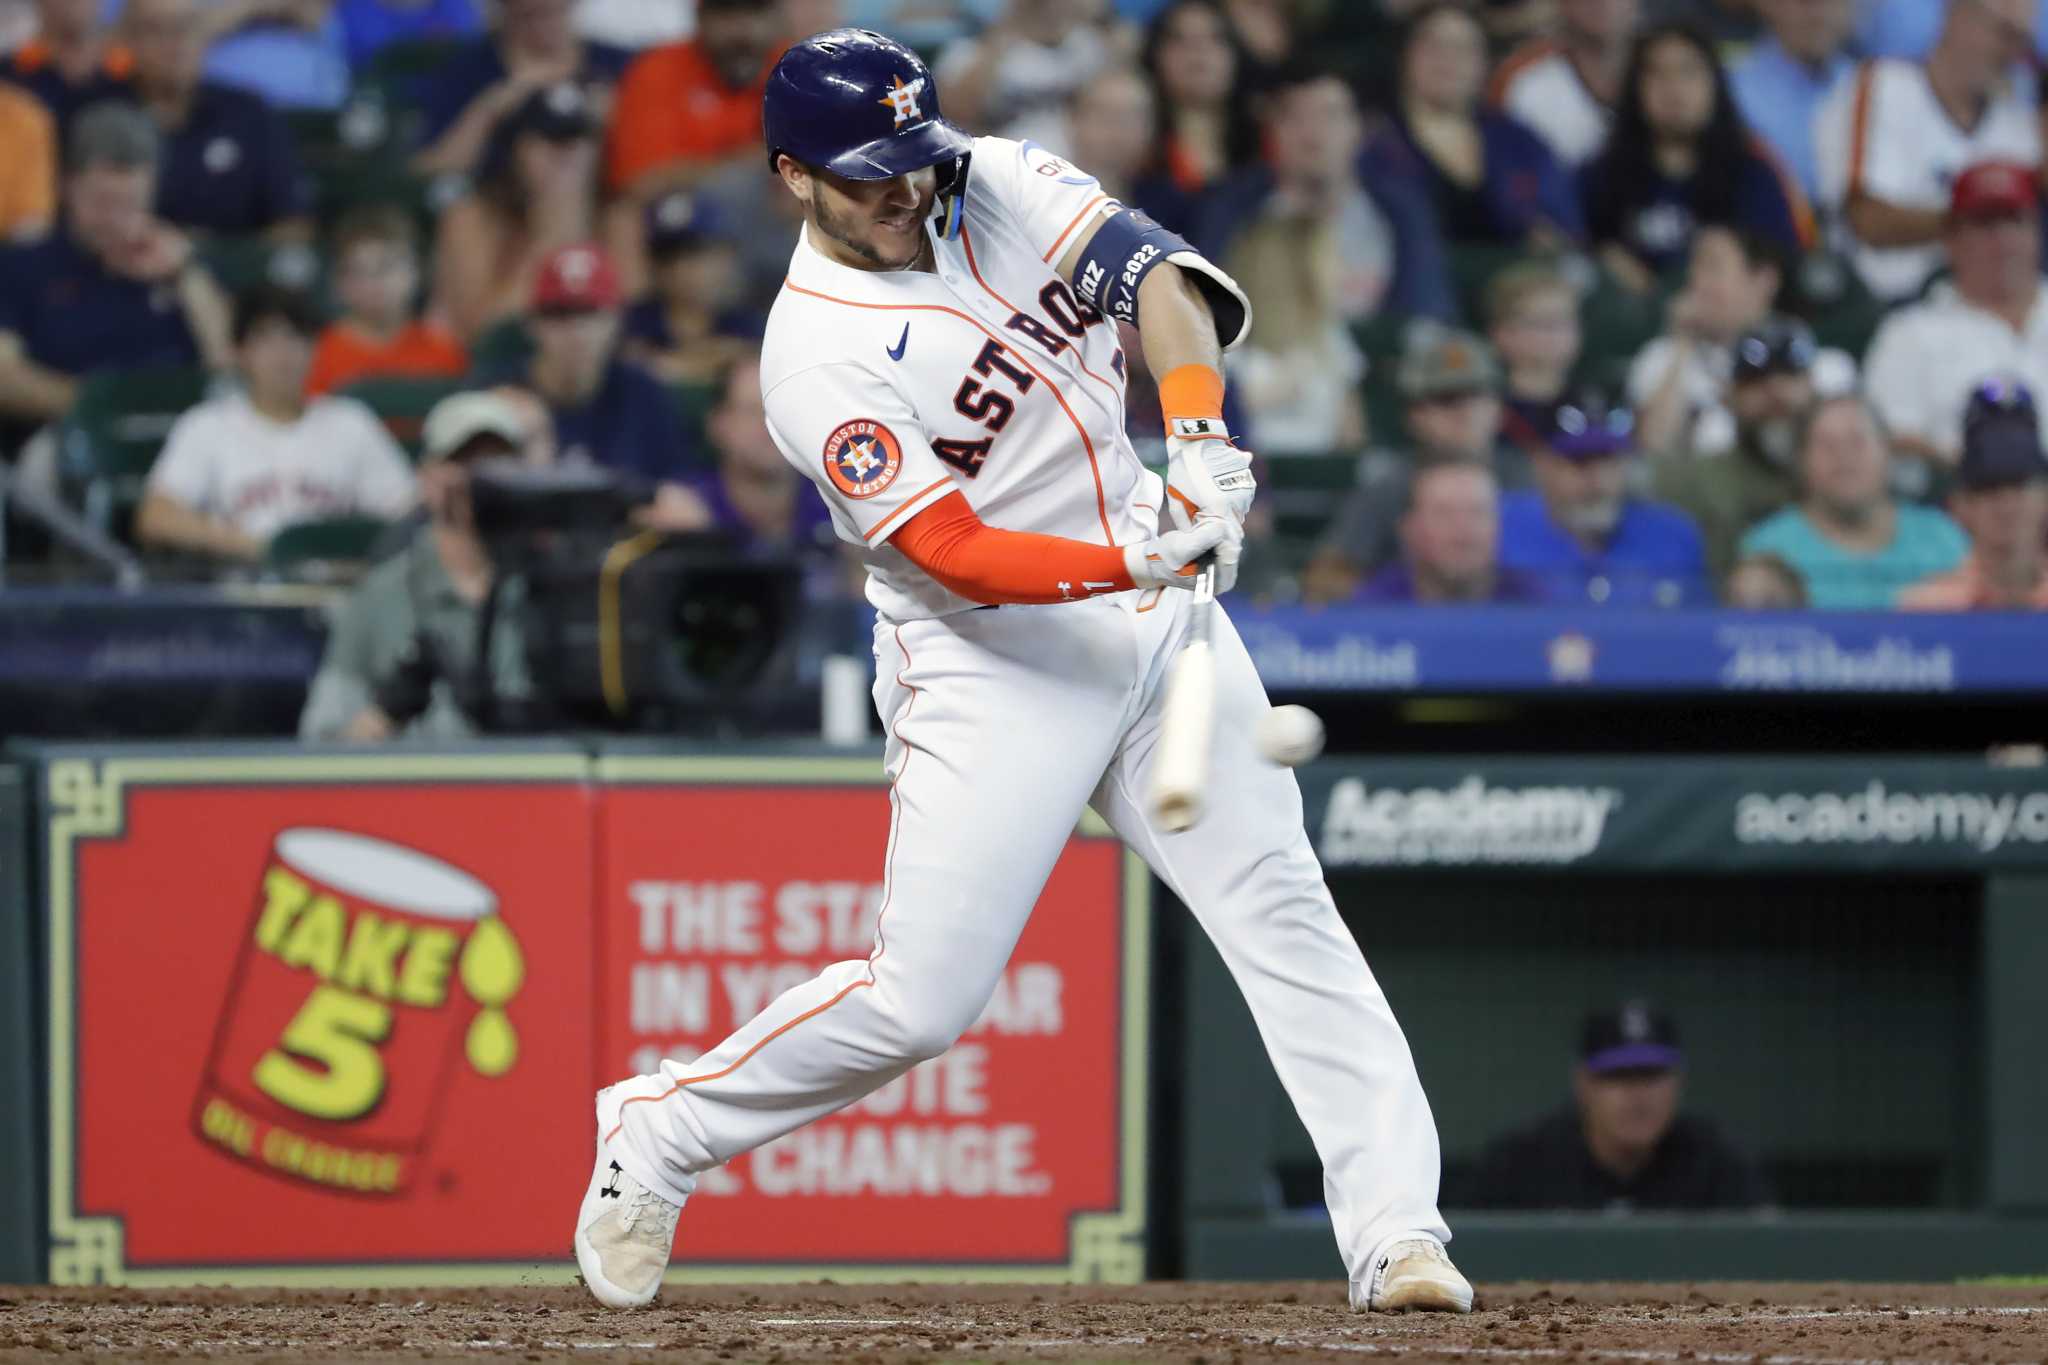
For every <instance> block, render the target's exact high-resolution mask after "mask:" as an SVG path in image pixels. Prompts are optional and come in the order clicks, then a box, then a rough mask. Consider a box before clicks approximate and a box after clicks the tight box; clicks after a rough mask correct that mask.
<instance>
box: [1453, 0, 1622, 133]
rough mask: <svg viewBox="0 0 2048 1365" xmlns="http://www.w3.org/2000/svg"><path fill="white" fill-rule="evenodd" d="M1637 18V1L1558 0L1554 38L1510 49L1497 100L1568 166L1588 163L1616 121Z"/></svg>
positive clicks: (1496, 81)
mask: <svg viewBox="0 0 2048 1365" xmlns="http://www.w3.org/2000/svg"><path fill="white" fill-rule="evenodd" d="M1637 19H1638V11H1637V8H1636V0H1557V32H1556V37H1554V38H1537V39H1534V40H1532V41H1530V42H1527V43H1524V44H1523V45H1522V46H1521V47H1519V48H1517V49H1516V50H1515V51H1514V52H1513V53H1511V54H1509V56H1508V58H1507V60H1506V61H1504V62H1502V63H1501V65H1500V67H1499V69H1498V70H1497V71H1496V72H1495V73H1494V77H1493V82H1492V85H1491V87H1490V89H1489V95H1490V97H1491V101H1492V103H1493V104H1494V105H1495V106H1496V107H1498V108H1500V109H1503V110H1505V111H1507V112H1508V113H1510V114H1513V115H1514V116H1515V117H1516V118H1518V119H1520V120H1521V121H1522V122H1523V123H1526V124H1528V125H1529V126H1530V127H1531V128H1533V129H1535V130H1536V132H1537V135H1538V136H1540V137H1541V138H1542V139H1543V140H1544V141H1545V142H1547V143H1549V144H1550V150H1551V151H1552V152H1553V153H1555V154H1556V156H1557V159H1558V160H1559V161H1561V162H1563V163H1564V164H1565V165H1566V166H1569V167H1573V168H1576V167H1579V166H1583V165H1585V164H1586V163H1587V162H1589V161H1591V160H1592V159H1593V157H1594V156H1595V155H1596V154H1597V153H1598V152H1599V151H1600V149H1601V147H1603V146H1605V145H1606V142H1607V131H1608V129H1609V128H1610V127H1611V126H1612V125H1613V123H1614V107H1615V105H1616V104H1617V103H1619V102H1620V100H1621V96H1622V88H1623V79H1624V77H1625V75H1626V74H1627V71H1628V59H1629V46H1630V44H1631V43H1633V42H1634V41H1635V33H1636V23H1637Z"/></svg>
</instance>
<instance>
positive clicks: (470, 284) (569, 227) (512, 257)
mask: <svg viewBox="0 0 2048 1365" xmlns="http://www.w3.org/2000/svg"><path fill="white" fill-rule="evenodd" d="M597 136H598V123H597V120H596V118H595V117H594V115H593V112H592V110H591V107H590V102H589V97H588V95H587V94H586V93H585V92H584V89H583V87H582V86H581V85H578V84H577V83H576V82H574V81H557V82H555V83H554V84H553V85H548V86H543V87H541V88H540V89H538V90H535V91H534V92H533V93H532V94H530V95H528V96H527V97H526V99H525V101H524V102H522V103H521V104H520V106H519V107H518V108H517V109H516V110H514V111H513V112H512V113H511V114H510V115H508V116H507V117H506V118H505V120H504V121H503V123H501V124H500V125H499V127H498V130H497V131H496V132H495V133H494V134H493V135H492V137H491V143H490V148H489V150H488V151H487V152H486V153H485V155H484V158H483V164H482V167H481V168H480V170H479V172H478V176H477V182H476V185H475V186H474V188H472V189H471V190H470V192H469V193H467V194H465V195H463V197H462V198H460V199H458V200H456V201H455V203H453V204H451V205H450V206H449V207H448V209H447V211H446V212H444V213H443V214H442V215H441V220H440V224H439V226H438V228H437V229H436V231H437V233H438V237H439V241H438V244H437V246H436V249H435V252H434V257H435V262H436V264H435V286H436V295H435V306H436V310H437V312H438V313H439V315H440V316H441V317H442V318H444V319H445V320H446V321H447V323H448V326H449V327H450V328H452V329H453V330H454V332H455V335H456V336H457V337H459V338H460V339H462V340H463V341H464V342H465V343H469V342H474V341H476V340H477V338H478V337H480V336H481V335H482V334H483V333H484V332H486V331H487V330H489V329H490V328H491V327H492V326H493V325H494V324H497V323H499V322H503V321H505V320H506V319H508V318H511V317H514V316H516V315H517V314H518V313H519V312H520V311H521V310H522V309H523V308H525V306H526V303H527V300H528V299H529V298H531V297H532V294H533V281H534V276H535V272H536V271H538V270H539V268H540V263H541V262H542V261H543V260H544V259H546V258H547V257H548V256H549V255H550V254H551V253H552V252H554V251H556V250H558V249H559V248H561V247H565V246H568V245H569V244H571V243H573V242H583V241H588V240H590V239H591V238H592V237H593V236H595V235H596V230H597V155H598V145H597Z"/></svg>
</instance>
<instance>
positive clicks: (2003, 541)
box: [1898, 382, 2048, 611]
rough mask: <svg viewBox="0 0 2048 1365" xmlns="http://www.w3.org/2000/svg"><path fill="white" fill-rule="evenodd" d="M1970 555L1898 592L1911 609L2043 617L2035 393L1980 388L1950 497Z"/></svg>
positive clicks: (2045, 544) (2044, 461)
mask: <svg viewBox="0 0 2048 1365" xmlns="http://www.w3.org/2000/svg"><path fill="white" fill-rule="evenodd" d="M1949 507H1950V509H1951V510H1952V511H1953V512H1954V514H1955V519H1956V520H1957V521H1958V522H1960V523H1961V524H1962V527H1963V529H1964V530H1965V531H1967V532H1968V533H1969V536H1970V553H1969V556H1968V557H1967V558H1965V559H1964V560H1963V562H1962V563H1961V564H1959V565H1957V566H1956V567H1955V568H1954V569H1953V570H1951V571H1950V572H1948V573H1945V574H1940V575H1937V576H1935V577H1932V578H1927V579H1923V580H1921V581H1920V582H1918V583H1915V584H1913V585H1912V586H1910V587H1908V588H1907V589H1905V591H1903V592H1901V593H1900V594H1899V602H1898V604H1899V606H1901V607H1903V608H1905V609H1906V610H1908V611H2048V457H2044V456H2043V455H2042V453H2041V422H2040V418H2039V416H2038V415H2037V413H2036V411H2035V407H2034V399H2033V395H2032V394H2030V393H2028V392H2027V390H2026V389H2024V388H2023V387H2021V386H2020V385H2017V384H2013V383H2010V382H1997V383H1992V384H1986V385H1983V386H1981V387H1980V388H1979V389H1978V391H1977V393H1976V395H1975V396H1974V397H1973V398H1972V399H1971V401H1970V412H1969V416H1968V418H1967V419H1966V420H1965V422H1964V424H1963V454H1962V459H1961V460H1960V461H1959V462H1958V463H1957V465H1956V489H1955V492H1954V493H1953V494H1952V495H1951V497H1950V499H1949Z"/></svg>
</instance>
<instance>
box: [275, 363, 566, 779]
mask: <svg viewBox="0 0 2048 1365" xmlns="http://www.w3.org/2000/svg"><path fill="white" fill-rule="evenodd" d="M529 437H530V432H529V431H528V430H527V426H526V421H525V415H524V414H523V413H522V412H521V410H520V407H519V405H518V404H516V403H515V402H512V401H510V400H509V399H508V398H507V397H506V396H505V395H503V394H498V393H491V392H485V391H474V392H468V393H458V394H452V395H450V396H449V397H447V398H444V399H442V400H441V401H440V402H439V403H437V404H435V405H434V409H433V411H432V412H429V413H428V414H427V421H426V427H425V449H424V451H423V452H422V454H421V457H420V495H421V501H422V502H423V503H424V504H425V508H426V513H427V515H426V519H425V520H424V521H423V522H421V523H420V524H419V526H418V527H417V528H416V529H415V530H414V531H413V533H412V534H411V535H410V536H409V537H408V538H407V540H406V542H405V544H404V548H402V549H401V550H399V551H398V552H397V553H395V554H393V555H391V556H390V557H389V558H387V559H385V560H384V561H383V562H381V563H379V564H378V565H376V566H375V567H374V568H372V569H371V570H370V571H369V572H368V573H367V574H365V575H364V576H363V579H362V581H361V582H359V583H358V584H356V586H355V588H354V589H353V590H352V591H351V592H350V593H349V595H348V597H347V598H346V599H345V600H344V601H343V602H342V603H341V605H340V607H339V608H338V609H337V610H336V612H335V614H334V618H333V621H332V622H331V624H330V627H329V630H328V635H327V648H326V652H325V653H324V654H323V655H322V656H321V659H320V671H319V672H318V673H317V674H316V675H315V676H314V678H313V684H312V687H311V688H310V690H309V691H308V692H307V694H306V707H305V710H304V711H303V712H302V713H301V714H300V716H299V737H300V738H301V739H308V740H353V741H364V742H374V741H380V740H387V739H391V738H393V737H395V736H398V735H400V734H404V735H408V736H412V737H417V738H426V739H455V738H461V737H463V736H467V735H470V734H473V733H475V726H474V725H473V724H472V723H471V721H470V719H469V717H468V716H467V715H466V714H465V713H464V711H463V709H462V707H461V705H460V703H459V698H458V693H459V687H460V684H461V682H462V680H464V679H466V678H468V677H470V676H471V675H472V674H473V673H474V672H475V670H476V667H477V640H478V635H479V628H480V625H481V619H482V607H483V603H484V599H485V598H486V597H487V596H488V595H489V593H490V589H491V581H492V578H493V577H494V573H495V570H494V569H493V566H492V564H491V558H490V554H489V551H488V549H487V547H486V546H485V544H484V541H483V539H482V538H481V537H480V536H479V535H478V534H477V529H476V521H475V518H474V516H473V514H472V509H471V506H470V497H469V476H470V470H471V469H472V468H473V467H474V466H475V465H476V464H478V463H479V462H482V461H485V460H521V459H527V460H530V459H531V458H532V456H531V452H532V450H533V447H532V444H531V442H530V440H529ZM505 638H506V639H507V640H510V638H511V637H510V636H507V637H505ZM516 653H517V651H516V649H511V650H496V651H494V654H495V655H496V657H494V658H493V659H492V661H491V670H492V677H493V680H494V683H495V684H496V685H497V690H498V691H499V692H500V693H501V694H510V693H513V692H516V691H517V690H519V688H520V686H521V685H522V684H523V680H524V676H525V674H524V669H523V667H522V666H521V665H520V663H519V661H518V660H517V659H516V658H514V657H511V656H512V655H515V654H516Z"/></svg>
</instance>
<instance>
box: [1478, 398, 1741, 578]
mask: <svg viewBox="0 0 2048 1365" xmlns="http://www.w3.org/2000/svg"><path fill="white" fill-rule="evenodd" d="M1635 454H1636V443H1635V418H1634V415H1633V414H1632V413H1630V412H1629V410H1628V409H1627V408H1625V407H1611V406H1609V405H1608V404H1607V403H1606V402H1605V401H1604V400H1602V399H1601V398H1600V396H1599V395H1597V394H1586V395H1583V396H1581V397H1579V398H1577V399H1575V400H1574V401H1572V402H1570V403H1566V404H1564V405H1563V406H1562V407H1560V408H1559V409H1558V413H1557V429H1556V431H1554V432H1553V433H1552V434H1551V438H1550V444H1549V447H1548V448H1547V449H1544V450H1541V451H1539V452H1537V453H1536V454H1535V455H1534V456H1533V457H1532V458H1531V460H1530V465H1531V472H1532V473H1533V474H1534V476H1535V487H1533V488H1527V489H1523V490H1521V491H1520V492H1515V493H1510V494H1508V495H1507V496H1506V497H1504V498H1502V499H1501V512H1500V520H1501V529H1500V561H1501V564H1502V566H1503V567H1505V568H1508V569H1512V570H1515V571H1516V572H1518V573H1522V574H1525V575H1527V576H1528V577H1530V578H1531V579H1533V580H1535V581H1536V582H1538V583H1540V584H1541V585H1542V588H1543V591H1544V594H1545V598H1546V600H1548V601H1550V602H1553V603H1556V604H1559V605H1573V606H1585V605H1594V606H1610V605H1611V606H1639V607H1647V606H1655V607H1681V606H1700V605H1704V604H1706V603H1709V602H1711V601H1712V600H1713V592H1712V585H1711V582H1710V580H1709V578H1708V575H1707V561H1706V547H1705V544H1704V543H1703V542H1702V540H1701V538H1700V532H1699V528H1698V527H1697V526H1695V525H1694V524H1693V521H1692V518H1691V517H1688V516H1687V515H1686V514H1685V513H1683V512H1681V511H1679V510H1678V509H1677V508H1675V507H1671V506H1668V505H1666V504H1664V503H1660V502H1652V501H1650V500H1648V499H1646V498H1641V497H1637V496H1636V495H1634V494H1632V493H1631V492H1630V491H1629V485H1630V481H1631V478H1632V473H1633V471H1632V468H1631V466H1632V460H1633V457H1634V455H1635Z"/></svg>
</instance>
